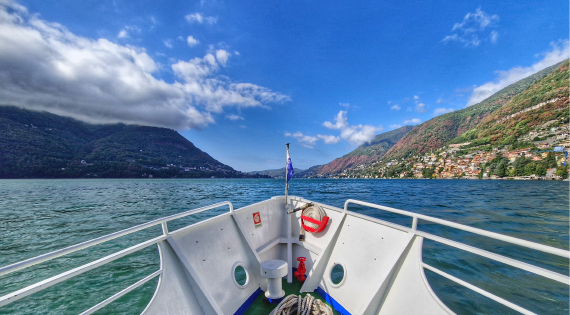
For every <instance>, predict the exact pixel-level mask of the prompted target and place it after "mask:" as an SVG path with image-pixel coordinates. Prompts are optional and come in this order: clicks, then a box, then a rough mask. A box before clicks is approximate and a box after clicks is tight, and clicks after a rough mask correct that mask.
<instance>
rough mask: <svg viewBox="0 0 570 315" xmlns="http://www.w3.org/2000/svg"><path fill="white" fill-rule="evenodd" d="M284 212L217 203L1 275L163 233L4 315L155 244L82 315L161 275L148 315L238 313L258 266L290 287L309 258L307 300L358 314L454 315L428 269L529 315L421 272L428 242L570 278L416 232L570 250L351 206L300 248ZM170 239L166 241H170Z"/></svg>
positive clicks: (269, 206)
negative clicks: (316, 296) (142, 268)
mask: <svg viewBox="0 0 570 315" xmlns="http://www.w3.org/2000/svg"><path fill="white" fill-rule="evenodd" d="M288 201H289V202H288V204H289V205H290V206H291V207H298V206H301V205H303V204H305V203H307V202H311V201H309V200H306V199H303V198H300V197H295V196H289V200H288ZM349 203H356V204H360V205H363V206H369V207H373V208H376V209H381V210H386V211H390V212H394V213H399V214H403V215H407V216H411V217H412V227H411V228H408V227H404V226H401V225H397V224H394V223H390V222H386V221H383V220H380V219H376V218H372V217H368V216H365V215H362V214H359V213H355V212H351V211H347V208H348V204H349ZM284 204H285V198H284V197H283V196H277V197H273V198H271V199H269V200H266V201H263V202H259V203H256V204H253V205H250V206H247V207H244V208H241V209H239V210H236V211H234V210H233V206H232V205H231V203H229V202H224V203H218V204H214V205H212V206H208V207H203V208H199V209H196V210H191V211H187V212H184V213H180V214H177V215H174V216H169V217H165V218H162V219H158V220H154V221H151V222H148V223H145V224H142V225H138V226H135V227H133V228H130V229H126V230H123V231H119V232H116V233H113V234H109V235H107V236H103V237H100V238H97V239H94V240H91V241H87V242H83V243H81V244H77V245H74V246H70V247H67V248H64V249H61V250H58V251H54V252H51V253H48V254H44V255H41V256H38V257H35V258H31V259H28V260H25V261H22V262H19V263H16V264H12V265H10V266H6V267H3V268H0V275H3V274H7V273H10V272H13V271H16V270H20V269H22V268H26V267H28V266H31V265H34V264H37V263H40V262H43V261H46V260H50V259H53V258H56V257H60V256H62V255H65V254H67V253H71V252H74V251H77V250H79V249H83V248H87V247H90V246H93V245H96V244H100V243H102V242H105V241H108V240H111V239H115V238H117V237H120V236H123V235H126V234H129V233H133V232H136V231H139V230H142V229H145V228H148V227H151V226H154V225H157V224H161V225H162V229H163V235H162V236H160V237H157V238H154V239H151V240H149V241H146V242H143V243H141V244H138V245H135V246H133V247H130V248H127V249H125V250H122V251H120V252H118V253H114V254H112V255H109V256H107V257H104V258H102V259H99V260H96V261H94V262H92V263H89V264H86V265H83V266H81V267H78V268H75V269H72V270H70V271H67V272H64V273H62V274H59V275H57V276H54V277H51V278H49V279H46V280H44V281H41V282H38V283H36V284H34V285H31V286H28V287H26V288H24V289H21V290H18V291H16V292H13V293H10V294H8V295H5V296H3V297H0V306H2V305H6V304H8V303H11V302H13V301H15V300H17V299H19V298H21V297H24V296H27V295H29V294H32V293H34V292H37V291H40V290H42V289H44V288H47V287H49V286H52V285H54V284H56V283H59V282H61V281H64V280H66V279H69V278H71V277H73V276H75V275H78V274H81V273H83V272H86V271H88V270H91V269H93V268H96V267H98V266H101V265H103V264H106V263H108V262H110V261H113V260H115V259H117V258H120V257H123V256H125V255H128V254H130V253H132V252H135V251H137V250H140V249H142V248H145V247H147V246H150V245H152V244H155V243H158V246H159V253H160V260H161V267H160V270H159V271H157V272H155V273H153V274H152V275H150V276H149V277H146V278H144V279H142V280H140V281H139V282H137V283H135V284H134V285H131V286H129V287H128V288H126V289H124V290H122V291H120V292H118V293H116V294H114V295H113V296H111V297H110V298H108V299H106V300H105V301H103V302H101V303H99V304H97V305H95V306H93V307H92V308H90V309H89V310H87V311H86V313H90V312H93V311H95V310H98V309H100V308H102V307H104V306H105V305H107V304H108V303H110V302H112V301H113V300H115V299H117V298H118V297H120V296H122V295H123V294H126V293H127V292H129V291H131V290H133V289H134V288H136V287H138V286H139V285H142V283H144V282H146V281H148V280H149V279H150V278H151V277H155V276H157V275H159V274H160V278H159V284H158V286H157V289H156V292H155V295H154V296H153V298H152V300H151V302H150V303H149V305H148V306H147V308H146V309H145V310H144V311H143V314H150V315H154V314H167V315H178V314H208V315H210V314H233V313H235V311H236V310H237V309H238V308H239V307H240V306H241V305H242V304H243V302H244V301H245V300H246V299H247V298H248V297H249V296H251V294H252V293H253V292H255V290H257V288H261V289H263V290H265V289H267V287H268V284H267V281H266V280H265V279H264V278H263V277H262V276H261V274H260V272H259V271H260V269H261V262H262V261H265V260H272V259H279V260H284V261H287V263H286V265H287V266H288V267H287V270H288V272H287V275H288V279H292V270H291V268H293V267H294V266H298V262H297V261H296V259H295V258H296V257H299V256H303V257H307V261H306V262H305V265H306V268H307V276H308V277H307V280H306V281H305V283H304V285H303V287H302V289H301V291H302V292H310V291H313V290H315V289H316V288H317V286H320V287H321V288H322V289H323V290H325V291H326V292H327V293H328V294H330V295H331V296H332V297H333V298H334V299H336V300H337V301H338V302H339V303H340V304H341V305H342V306H343V307H345V308H346V309H347V310H348V311H350V312H351V313H352V314H396V313H397V314H451V313H452V312H451V311H450V310H449V309H448V308H447V307H446V306H445V305H444V304H443V303H442V302H441V301H440V300H439V299H438V298H437V296H436V295H435V294H434V293H433V291H432V290H431V288H430V287H429V284H428V282H427V280H426V278H425V274H424V272H423V268H424V267H425V268H427V269H430V270H432V271H434V272H436V273H438V274H440V275H442V276H444V277H447V278H448V279H451V280H453V281H455V282H457V283H459V284H461V285H464V286H466V287H468V288H470V289H472V290H474V291H476V292H478V293H481V294H483V295H485V296H487V297H490V298H492V299H493V300H495V301H497V302H499V303H501V304H503V305H505V306H508V307H511V308H512V309H515V310H517V311H520V312H522V313H524V314H532V313H531V312H529V311H528V310H525V309H523V308H520V307H519V306H517V305H515V304H513V303H510V302H508V301H505V300H504V299H501V298H499V297H497V296H495V295H493V294H491V293H489V292H486V291H484V290H481V289H480V288H477V287H474V286H472V285H471V284H469V283H466V282H464V281H462V280H460V279H457V278H455V277H453V276H451V275H448V274H446V273H444V272H442V271H440V270H437V269H435V268H433V267H431V266H428V265H425V264H423V262H422V261H421V256H422V254H421V243H422V239H423V238H427V239H431V240H434V241H437V242H440V243H442V244H446V245H449V246H453V247H456V248H459V249H462V250H465V251H468V252H471V253H475V254H478V255H480V256H483V257H487V258H489V259H493V260H496V261H499V262H503V263H505V264H508V265H511V266H514V267H518V268H521V269H523V270H526V271H530V272H533V273H535V274H538V275H541V276H544V277H547V278H549V279H553V280H556V281H558V282H561V283H565V284H570V279H569V277H567V276H565V275H561V274H558V273H555V272H553V271H550V270H546V269H543V268H540V267H536V266H533V265H530V264H527V263H524V262H520V261H517V260H515V259H512V258H508V257H505V256H502V255H499V254H495V253H491V252H488V251H485V250H482V249H479V248H476V247H473V246H469V245H465V244H462V243H459V242H456V241H452V240H448V239H445V238H442V237H438V236H435V235H431V234H429V233H425V232H423V231H419V230H417V224H418V220H419V219H421V220H425V221H429V222H433V223H438V224H442V225H446V226H450V227H453V228H457V229H461V230H464V231H468V232H472V233H476V234H479V235H483V236H488V237H491V238H494V239H498V240H502V241H506V242H509V243H512V244H517V245H520V246H524V247H527V248H532V249H536V250H540V251H543V252H546V253H551V254H555V255H558V256H562V257H570V252H568V251H565V250H562V249H558V248H553V247H550V246H545V245H541V244H537V243H533V242H529V241H525V240H520V239H517V238H514V237H509V236H505V235H500V234H497V233H492V232H488V231H484V230H480V229H476V228H472V227H469V226H465V225H461V224H457V223H453V222H449V221H445V220H441V219H436V218H431V217H428V216H424V215H419V214H415V213H412V212H407V211H403V210H399V209H394V208H389V207H384V206H379V205H374V204H371V203H367V202H361V201H355V200H352V199H350V200H348V201H347V202H346V203H345V206H344V210H343V209H339V208H335V207H331V206H328V205H324V204H319V203H316V204H318V205H320V206H321V207H323V208H324V209H325V211H326V212H327V216H329V217H330V221H329V224H328V226H327V228H326V229H325V231H324V232H322V233H318V234H311V233H307V234H306V241H305V242H300V241H298V239H297V238H298V232H299V226H300V224H299V218H298V217H299V216H300V213H296V214H295V217H293V215H287V214H286V213H285V211H284V210H283V208H284ZM223 205H229V207H230V211H229V212H228V213H226V214H221V215H219V216H216V217H214V218H210V219H207V220H204V221H201V222H199V223H196V224H192V225H190V226H187V227H184V228H181V229H179V230H176V231H171V232H169V231H168V226H167V222H168V221H170V220H174V219H177V218H182V217H184V216H187V215H191V214H195V213H199V212H202V211H205V210H208V209H212V208H217V207H220V206H223ZM257 212H259V213H260V216H261V219H262V226H261V227H257V228H256V227H255V224H254V223H253V214H254V213H257ZM165 239H167V240H168V242H166V241H164V240H165ZM335 263H342V265H343V267H344V269H345V278H344V279H343V282H342V283H340V284H338V285H334V284H333V283H332V282H331V281H330V270H331V269H332V266H334V264H335ZM237 265H241V266H243V267H244V269H245V270H246V272H247V274H248V280H247V283H246V285H244V286H239V285H228V284H229V283H230V282H232V281H233V282H234V283H235V277H234V269H235V267H236V266H237ZM275 279H277V277H275ZM278 280H280V279H278ZM270 287H273V285H270ZM410 300H413V303H410Z"/></svg>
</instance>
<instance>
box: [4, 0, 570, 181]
mask: <svg viewBox="0 0 570 315" xmlns="http://www.w3.org/2000/svg"><path fill="white" fill-rule="evenodd" d="M568 12H569V8H568V2H567V1H539V2H536V1H535V2H531V1H478V2H473V1H461V2H459V1H414V2H404V1H392V2H386V1H352V2H350V3H348V2H346V1H343V2H340V1H339V2H336V3H334V2H331V1H277V2H276V1H208V0H203V1H169V2H164V3H163V2H158V1H119V0H115V1H70V0H60V1H57V2H52V1H35V0H34V1H32V0H28V1H18V2H14V1H7V0H0V99H2V100H3V103H7V104H13V105H17V106H21V107H25V108H30V109H36V110H48V111H50V112H53V113H56V114H60V115H67V116H71V117H75V118H78V119H81V120H84V121H88V122H95V123H114V122H125V123H138V124H145V125H154V126H163V127H169V128H172V129H176V130H178V131H179V132H180V133H181V134H182V135H183V136H185V137H186V138H188V139H189V140H190V141H192V142H193V143H194V144H195V145H196V146H198V147H199V148H200V149H202V150H204V151H206V152H208V153H209V154H210V155H212V156H213V157H214V158H216V159H218V160H219V161H221V162H223V163H225V164H228V165H230V166H232V167H234V168H235V169H237V170H241V171H253V170H264V169H274V168H280V167H283V166H285V150H284V149H285V145H284V144H285V143H286V142H291V157H292V160H293V165H294V166H295V167H298V168H308V167H310V166H313V165H317V164H324V163H328V162H330V161H332V160H333V159H335V158H337V157H340V156H342V155H343V154H346V153H348V152H350V151H351V150H353V149H354V148H356V147H357V146H358V145H359V144H362V143H363V142H365V141H368V140H370V139H371V138H372V137H373V136H374V135H375V134H378V133H381V132H383V131H388V130H392V129H394V128H397V127H398V126H403V125H406V124H418V123H421V122H424V121H427V120H429V119H431V118H433V117H435V116H437V115H440V114H442V113H445V112H449V111H452V110H458V109H461V108H465V107H466V106H468V105H472V104H475V103H477V102H479V101H481V100H483V99H484V98H485V97H487V96H490V95H491V94H492V93H494V92H496V91H498V90H499V89H501V88H502V87H504V86H506V85H508V84H510V83H513V82H516V81H517V80H519V79H521V78H523V77H525V76H527V75H530V74H532V73H534V72H536V71H538V70H541V69H542V68H544V67H547V66H549V65H551V64H554V63H555V62H558V61H560V60H562V59H564V58H568V54H569V49H568V32H569V29H568V24H569V21H568Z"/></svg>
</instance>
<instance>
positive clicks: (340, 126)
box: [323, 110, 384, 145]
mask: <svg viewBox="0 0 570 315" xmlns="http://www.w3.org/2000/svg"><path fill="white" fill-rule="evenodd" d="M334 121H335V123H334V124H333V123H331V122H329V121H325V122H324V123H323V126H325V127H327V128H329V129H335V130H340V138H342V139H344V140H346V141H348V142H349V143H351V144H353V145H361V144H363V143H365V142H370V141H371V140H372V139H374V136H376V133H377V132H380V131H382V130H384V128H383V127H382V126H378V127H376V126H371V125H358V126H353V125H349V124H348V121H347V118H346V111H342V110H341V111H340V112H339V113H338V114H337V116H336V117H335V118H334Z"/></svg>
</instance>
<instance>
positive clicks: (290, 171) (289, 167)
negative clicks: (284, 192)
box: [287, 150, 295, 183]
mask: <svg viewBox="0 0 570 315" xmlns="http://www.w3.org/2000/svg"><path fill="white" fill-rule="evenodd" d="M293 175H295V171H294V170H293V164H292V163H291V157H290V156H289V150H287V183H288V182H289V180H290V179H291V178H292V177H293Z"/></svg>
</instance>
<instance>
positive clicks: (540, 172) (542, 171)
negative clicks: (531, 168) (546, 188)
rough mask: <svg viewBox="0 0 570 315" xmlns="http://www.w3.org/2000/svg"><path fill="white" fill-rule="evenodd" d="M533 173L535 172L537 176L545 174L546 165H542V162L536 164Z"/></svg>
mask: <svg viewBox="0 0 570 315" xmlns="http://www.w3.org/2000/svg"><path fill="white" fill-rule="evenodd" d="M534 174H536V175H537V176H545V175H546V167H544V165H542V164H538V166H537V167H536V171H535V173H534Z"/></svg>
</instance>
